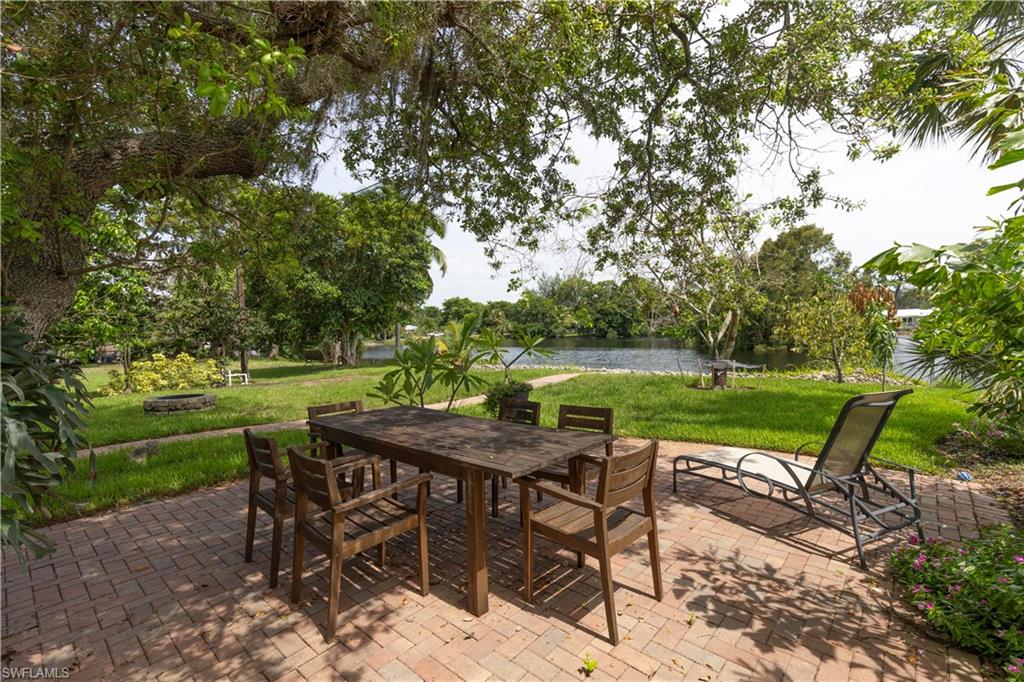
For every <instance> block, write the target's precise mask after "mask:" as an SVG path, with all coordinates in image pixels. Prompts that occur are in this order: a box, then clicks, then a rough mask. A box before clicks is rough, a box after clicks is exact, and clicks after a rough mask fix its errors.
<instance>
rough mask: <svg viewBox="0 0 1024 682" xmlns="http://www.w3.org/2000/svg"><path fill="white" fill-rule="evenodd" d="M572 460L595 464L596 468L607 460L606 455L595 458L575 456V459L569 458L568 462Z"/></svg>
mask: <svg viewBox="0 0 1024 682" xmlns="http://www.w3.org/2000/svg"><path fill="white" fill-rule="evenodd" d="M574 459H581V460H583V461H584V462H586V463H587V464H596V465H597V466H601V462H602V461H604V460H605V459H607V455H606V456H604V457H595V456H594V455H576V456H575V457H570V458H569V460H570V461H572V460H574Z"/></svg>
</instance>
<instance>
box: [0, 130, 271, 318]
mask: <svg viewBox="0 0 1024 682" xmlns="http://www.w3.org/2000/svg"><path fill="white" fill-rule="evenodd" d="M261 131H263V132H261ZM265 131H266V128H264V127H261V126H260V125H258V124H257V123H256V122H255V121H252V122H250V121H247V120H242V121H232V122H231V123H229V124H227V125H225V126H222V127H221V128H216V129H213V130H206V131H199V132H193V131H185V132H145V133H139V134H138V135H133V136H129V137H126V138H124V139H120V140H112V141H110V142H109V143H108V144H106V145H103V146H101V147H98V148H96V149H88V150H84V151H77V150H76V151H75V152H74V153H72V155H71V156H70V158H69V160H68V164H67V173H66V175H65V177H64V179H63V180H62V182H61V185H62V186H61V187H54V190H53V196H47V197H42V198H40V199H39V200H38V204H37V206H36V207H35V208H33V210H32V211H31V212H30V215H27V216H25V217H26V218H28V217H34V218H36V219H37V220H39V221H40V222H41V223H42V224H43V225H46V226H47V227H45V228H44V229H43V238H42V240H40V242H39V243H29V242H25V241H20V240H19V241H16V242H13V243H12V244H10V245H5V248H4V252H3V277H2V283H3V299H4V303H5V304H6V305H12V306H15V307H16V308H17V309H18V314H19V315H20V316H21V317H22V318H23V319H24V321H25V323H26V328H27V331H28V332H29V333H31V334H32V335H33V336H35V337H36V338H39V337H40V336H42V334H43V333H45V331H46V329H47V328H48V327H49V326H50V325H51V324H53V323H54V322H56V321H57V320H58V319H60V317H61V315H62V314H63V313H64V311H65V310H67V309H68V308H69V307H70V306H71V304H72V302H73V301H74V296H75V291H76V290H77V288H78V284H79V283H80V282H81V280H82V277H83V276H84V275H85V272H86V267H87V253H88V250H89V244H88V239H86V238H82V237H80V236H75V235H72V234H71V233H70V232H69V231H68V229H67V228H66V227H65V226H63V225H58V224H56V217H62V218H69V219H71V221H72V222H77V223H80V224H82V225H87V224H88V220H89V217H90V216H91V215H92V213H93V210H94V209H95V207H96V205H97V204H98V203H99V202H100V200H101V199H102V198H103V195H104V194H105V193H106V192H107V190H109V189H111V188H113V187H115V186H117V185H118V184H120V183H121V182H124V181H126V180H137V179H138V178H140V177H164V178H167V179H171V180H173V179H200V178H209V177H217V176H223V175H237V176H239V177H243V178H252V177H255V176H257V175H259V174H260V173H262V172H263V170H264V169H265V167H266V164H267V161H266V159H261V158H259V157H258V155H257V154H256V152H255V149H256V148H257V146H258V145H257V138H258V136H259V135H265V134H267V133H266V132H265ZM68 188H74V189H73V195H72V196H67V195H68V194H70V192H71V190H68ZM58 207H59V208H58Z"/></svg>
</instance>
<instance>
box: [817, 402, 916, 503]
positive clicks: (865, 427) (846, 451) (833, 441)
mask: <svg viewBox="0 0 1024 682" xmlns="http://www.w3.org/2000/svg"><path fill="white" fill-rule="evenodd" d="M913 392H914V391H913V390H912V389H904V390H902V391H886V392H884V393H866V394H864V395H858V396H856V397H854V398H850V399H849V400H848V401H846V404H845V405H843V409H842V410H841V411H840V412H839V417H837V418H836V423H835V426H833V427H832V432H831V433H830V434H829V436H828V440H827V441H825V446H824V447H823V448H822V449H821V455H819V456H818V461H817V462H815V464H814V468H815V470H817V471H823V472H825V473H827V474H829V475H831V476H851V475H855V474H860V472H861V470H862V469H863V468H864V464H865V462H867V460H868V457H869V456H870V455H871V449H872V448H873V447H874V445H875V441H877V440H878V436H879V435H880V434H881V433H882V429H883V428H884V427H885V423H886V422H887V421H889V415H891V414H892V411H893V408H895V407H896V403H897V402H898V401H899V399H900V398H902V397H903V396H905V395H907V394H909V393H913ZM816 478H818V480H817V481H815V480H814V478H812V479H811V480H809V481H808V482H807V483H808V485H807V487H808V488H811V487H814V488H820V487H824V486H829V485H831V483H829V482H827V481H825V480H823V479H820V477H816Z"/></svg>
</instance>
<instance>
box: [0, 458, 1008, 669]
mask: <svg viewBox="0 0 1024 682" xmlns="http://www.w3.org/2000/svg"><path fill="white" fill-rule="evenodd" d="M706 449H708V446H702V445H697V444H687V443H664V444H663V446H662V453H661V454H662V457H661V462H660V467H659V478H658V484H659V485H658V495H657V499H658V506H659V524H660V525H659V531H660V532H659V535H660V541H661V551H662V565H663V569H664V580H665V586H666V590H665V598H664V600H663V601H662V602H660V603H659V602H656V601H654V599H653V598H652V597H651V596H650V591H651V584H650V575H649V565H648V562H647V558H646V546H645V545H644V543H643V542H638V543H637V544H636V545H635V549H633V550H630V551H627V552H625V553H624V554H621V555H619V556H617V557H615V559H614V560H613V570H614V574H615V582H616V595H615V599H616V607H617V611H618V613H619V628H620V632H621V634H622V636H623V639H622V642H621V643H620V644H619V645H618V646H615V647H612V646H611V645H610V644H609V643H608V642H607V640H606V639H605V633H606V629H605V621H604V615H603V608H602V606H601V589H600V582H599V578H598V573H597V570H596V568H595V565H594V562H593V560H590V561H589V562H588V565H587V567H586V568H584V569H582V570H577V569H575V568H574V567H571V566H574V562H572V561H571V557H570V555H569V554H568V553H559V552H557V551H556V550H555V549H554V546H553V545H550V544H548V543H546V542H545V541H543V540H539V539H538V540H537V559H536V571H537V575H538V579H537V591H536V593H537V598H536V603H535V604H534V605H529V604H526V603H525V602H524V601H523V600H522V598H521V597H520V594H521V576H520V563H521V552H520V547H519V543H520V531H519V526H518V522H517V503H518V500H517V492H516V490H514V486H513V487H510V488H509V489H508V490H505V491H503V492H502V499H501V502H502V504H501V517H500V518H499V519H496V520H495V519H488V523H489V525H488V535H489V541H490V544H489V551H488V560H489V569H490V577H491V598H490V604H491V609H490V611H489V612H488V613H487V614H486V615H485V616H483V617H481V618H474V617H472V616H470V614H469V613H468V612H467V611H465V610H464V605H465V596H464V589H465V540H464V538H465V535H464V511H463V508H462V507H461V506H460V505H457V504H455V503H454V499H455V495H454V483H453V482H452V481H450V480H448V479H445V478H442V477H437V478H436V479H435V481H436V484H435V485H434V494H433V496H432V497H431V500H430V505H429V511H430V563H431V571H432V577H431V583H432V585H431V589H432V593H431V596H429V597H426V598H424V597H421V596H419V594H418V592H417V591H416V582H415V575H414V570H413V568H412V567H413V566H414V565H415V560H414V557H415V539H414V535H413V534H408V535H406V536H404V537H402V538H399V539H398V540H395V541H392V542H390V543H389V547H388V550H389V552H388V554H389V559H388V564H387V565H386V566H385V568H384V569H380V568H378V567H377V566H376V564H375V562H374V556H373V552H372V551H371V552H369V553H367V554H366V555H363V556H360V557H357V558H355V559H353V560H351V561H348V562H347V564H346V566H345V570H344V583H343V601H342V609H343V613H342V614H341V617H340V619H339V621H340V623H342V625H341V626H340V627H339V629H338V632H337V638H336V640H333V641H332V642H330V643H325V642H324V639H323V636H322V633H321V630H320V629H319V628H320V627H322V623H323V622H324V620H325V615H326V613H325V612H326V607H327V602H326V598H325V596H324V592H325V589H326V563H325V561H324V559H323V558H321V557H316V558H315V559H313V558H312V555H310V557H311V558H310V559H309V560H308V561H307V566H306V571H307V573H306V574H305V579H304V581H303V587H304V595H305V599H304V600H303V601H302V602H301V603H300V604H299V605H293V604H291V603H290V602H289V599H288V590H289V586H290V567H291V561H290V547H291V532H290V524H289V529H288V530H287V531H286V534H285V557H283V559H282V573H281V583H280V587H279V588H278V589H275V590H268V589H267V570H268V567H269V538H270V533H269V530H270V529H269V523H268V521H267V516H266V515H265V514H261V515H260V516H259V524H260V525H258V526H257V543H256V555H255V558H256V561H255V562H254V563H251V564H247V563H245V562H244V561H243V560H242V550H243V535H244V526H245V494H246V484H244V483H234V484H228V485H223V486H219V487H216V488H212V489H207V490H203V491H199V492H195V493H191V494H186V495H182V496H179V497H175V498H172V499H168V500H163V501H157V502H151V503H148V504H142V505H138V506H134V507H131V508H127V509H124V510H121V511H117V512H114V513H110V514H106V515H103V516H97V517H93V518H87V519H81V520H77V521H72V522H69V523H62V524H60V525H57V526H53V527H52V528H51V529H50V532H51V535H52V537H53V539H54V540H55V541H56V543H57V546H58V550H57V552H56V553H55V554H53V555H52V556H50V557H47V558H45V559H44V560H40V561H35V562H33V563H31V564H30V566H29V569H28V571H27V572H24V571H22V570H21V569H20V568H19V567H18V565H17V562H16V560H15V559H14V558H13V557H11V556H5V557H4V563H3V569H4V580H3V612H2V636H3V642H2V643H3V664H4V666H5V667H20V666H40V665H46V666H56V667H62V666H68V667H70V668H71V669H72V672H73V674H72V677H73V679H95V680H143V679H145V680H149V679H158V680H188V679H198V680H212V679H231V680H247V679H253V680H262V679H268V680H303V679H305V680H332V679H347V680H361V681H368V680H382V679H383V680H417V679H424V680H460V679H461V680H467V681H475V680H490V679H496V680H519V679H539V680H556V679H559V680H561V679H581V678H582V677H583V676H582V673H581V671H580V667H581V660H582V658H583V657H584V656H585V655H587V654H590V655H591V656H592V657H593V658H594V659H596V660H597V664H598V667H597V670H596V671H595V672H594V673H593V675H592V676H591V677H592V679H595V680H603V679H611V678H616V679H623V680H645V679H651V678H654V679H686V680H700V681H709V680H875V679H915V678H916V679H932V680H937V679H956V680H961V679H981V674H980V671H979V664H978V660H977V659H976V658H975V657H974V656H972V655H970V654H967V653H965V652H962V651H960V650H957V649H955V648H952V647H948V646H946V645H944V644H942V643H941V642H937V641H934V640H931V639H929V638H928V637H927V636H926V635H925V634H924V633H923V632H922V631H921V630H919V629H918V628H917V627H916V626H915V625H913V624H912V621H911V620H910V619H908V618H907V617H906V614H905V613H904V612H902V611H901V610H900V608H898V607H895V606H894V600H893V594H892V592H891V588H890V586H889V585H888V583H887V581H886V580H885V579H884V577H883V573H882V570H883V567H884V555H885V550H886V549H887V548H890V547H891V544H892V543H891V542H890V543H888V544H886V543H881V544H880V545H875V546H874V547H876V548H877V549H874V550H873V551H872V552H871V553H870V554H869V557H870V561H871V563H872V566H871V571H870V572H868V573H864V572H862V571H860V570H859V568H857V566H856V564H855V560H854V559H851V557H855V552H853V551H851V548H852V540H851V539H850V538H848V537H845V536H843V535H841V534H839V533H837V532H835V531H832V530H829V529H826V528H823V527H820V526H817V525H815V524H814V523H813V522H809V521H807V520H805V519H804V518H803V517H801V516H799V515H797V514H794V513H792V512H789V511H788V510H785V509H784V508H781V507H778V506H775V505H772V504H770V503H768V502H764V501H760V500H754V499H751V498H748V497H745V496H743V495H742V494H741V493H738V492H737V491H735V490H733V489H731V488H728V487H726V486H723V485H721V484H717V483H711V482H709V481H705V480H702V479H697V478H691V477H687V478H685V479H684V482H683V484H682V485H681V489H680V493H679V494H677V495H673V494H672V492H671V473H670V472H671V457H672V456H673V455H675V454H680V453H682V452H700V451H701V450H706ZM922 479H923V480H922V486H921V487H922V501H923V506H924V508H925V512H924V513H925V524H926V529H927V531H928V532H929V533H933V534H936V535H943V536H945V537H952V538H961V537H966V536H971V535H973V534H975V533H976V532H977V528H978V526H979V525H986V524H991V523H997V522H1002V521H1005V520H1006V517H1005V515H1004V514H1003V513H1002V512H1001V510H1000V509H999V507H998V506H997V505H996V504H995V503H994V502H993V501H992V500H991V499H989V498H987V497H985V496H984V495H983V494H982V493H981V492H979V489H978V488H977V487H976V486H973V485H971V484H967V483H959V482H952V481H944V480H938V479H933V478H928V477H922ZM836 550H846V551H844V552H843V553H841V554H838V555H834V554H832V553H833V552H835V551H836Z"/></svg>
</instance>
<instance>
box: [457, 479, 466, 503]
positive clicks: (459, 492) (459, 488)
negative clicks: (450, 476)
mask: <svg viewBox="0 0 1024 682" xmlns="http://www.w3.org/2000/svg"><path fill="white" fill-rule="evenodd" d="M462 485H463V484H462V479H461V478H459V479H456V481H455V501H456V502H457V503H459V504H462V500H463V497H464V495H465V491H464V490H463V488H462Z"/></svg>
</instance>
